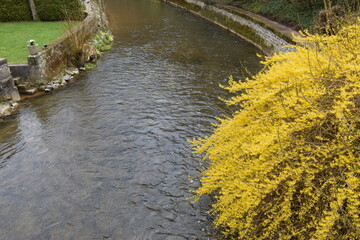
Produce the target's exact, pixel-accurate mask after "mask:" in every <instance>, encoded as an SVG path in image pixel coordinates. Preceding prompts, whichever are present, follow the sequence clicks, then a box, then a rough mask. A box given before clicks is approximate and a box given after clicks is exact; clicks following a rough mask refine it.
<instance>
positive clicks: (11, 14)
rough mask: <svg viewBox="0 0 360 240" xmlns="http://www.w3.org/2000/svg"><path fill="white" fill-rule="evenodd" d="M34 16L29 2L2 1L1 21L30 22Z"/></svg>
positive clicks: (25, 0) (21, 0) (18, 0)
mask: <svg viewBox="0 0 360 240" xmlns="http://www.w3.org/2000/svg"><path fill="white" fill-rule="evenodd" d="M30 20H32V15H31V11H30V7H29V3H28V0H2V1H1V4H0V21H1V22H10V21H30Z"/></svg>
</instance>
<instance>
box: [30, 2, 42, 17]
mask: <svg viewBox="0 0 360 240" xmlns="http://www.w3.org/2000/svg"><path fill="white" fill-rule="evenodd" d="M29 5H30V9H31V14H32V17H33V20H34V21H40V18H39V16H38V15H37V12H36V6H35V2H34V0H29Z"/></svg>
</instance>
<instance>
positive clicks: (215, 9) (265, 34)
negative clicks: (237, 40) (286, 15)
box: [164, 0, 298, 55]
mask: <svg viewBox="0 0 360 240" xmlns="http://www.w3.org/2000/svg"><path fill="white" fill-rule="evenodd" d="M164 1H166V2H168V3H170V4H172V5H175V6H178V7H181V8H184V9H187V10H188V11H190V12H192V13H194V14H196V15H198V16H200V17H203V18H205V19H207V20H209V21H211V22H213V23H214V24H216V25H218V26H220V27H222V28H224V29H227V30H228V31H230V32H232V33H234V34H235V35H237V36H239V37H241V38H243V39H245V40H246V41H248V42H250V43H252V44H254V45H255V46H256V47H257V48H259V49H260V50H261V51H262V52H263V53H264V54H266V55H273V54H274V53H275V52H278V51H280V52H288V51H292V48H290V47H288V46H289V45H291V44H293V41H292V38H293V36H294V35H297V34H298V33H297V32H296V31H295V30H293V29H291V28H289V27H286V26H284V25H282V24H279V23H277V22H274V21H272V20H270V19H267V18H265V17H263V16H260V15H258V14H255V13H252V12H249V11H246V10H243V9H240V8H238V7H235V6H230V5H220V4H211V5H210V4H206V3H205V2H204V1H200V0H164Z"/></svg>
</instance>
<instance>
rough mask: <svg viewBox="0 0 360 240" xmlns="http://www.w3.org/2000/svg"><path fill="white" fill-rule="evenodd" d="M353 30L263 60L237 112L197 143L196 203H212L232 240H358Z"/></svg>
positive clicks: (243, 85)
mask: <svg viewBox="0 0 360 240" xmlns="http://www.w3.org/2000/svg"><path fill="white" fill-rule="evenodd" d="M359 31H360V24H359V23H357V24H353V25H349V26H345V27H343V28H342V29H341V30H340V31H339V33H338V34H336V35H332V36H319V35H311V34H309V33H307V34H306V35H307V36H306V37H305V36H303V38H297V39H296V41H297V42H298V45H297V46H295V47H294V48H295V49H296V51H295V52H289V53H279V54H276V55H274V56H273V57H270V58H266V60H265V61H264V66H265V68H264V70H263V71H261V72H260V73H258V74H257V75H256V76H254V77H253V78H252V79H248V80H247V81H245V82H236V81H234V80H233V79H231V78H230V81H229V86H227V87H225V88H226V89H228V90H229V91H230V92H232V93H238V94H237V95H236V96H235V97H233V98H231V99H230V100H228V101H227V103H228V104H232V105H235V106H238V109H239V110H238V111H236V112H235V113H234V114H233V116H232V117H229V118H226V119H222V120H220V123H219V125H218V126H217V127H216V129H215V131H214V133H213V134H212V135H211V136H209V137H207V138H204V139H199V140H196V141H194V145H195V146H196V151H197V152H198V153H202V154H205V159H206V160H207V161H208V162H209V164H210V165H209V168H208V169H207V170H205V171H204V172H203V177H202V180H201V182H202V186H201V187H200V188H199V189H198V190H197V196H198V197H200V196H201V195H204V194H215V196H216V202H215V203H214V204H213V211H212V212H213V214H214V215H215V216H216V219H215V225H216V226H218V227H220V228H221V229H223V232H224V234H225V235H226V236H227V237H230V238H239V239H259V240H260V239H359V236H360V216H359V212H360V161H359V159H360V147H359V146H360V117H359V116H360V81H359V79H360V70H359V69H360V58H359V57H358V56H360V33H359Z"/></svg>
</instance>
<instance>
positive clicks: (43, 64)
mask: <svg viewBox="0 0 360 240" xmlns="http://www.w3.org/2000/svg"><path fill="white" fill-rule="evenodd" d="M97 31H98V25H97V18H96V16H95V15H89V16H88V17H87V18H86V19H85V20H84V21H83V22H82V23H80V24H79V25H78V26H76V27H75V28H74V29H72V30H71V31H70V32H68V33H67V34H66V35H64V36H61V37H60V38H58V39H57V40H55V41H54V42H53V43H52V44H51V45H50V46H48V47H47V48H46V49H44V50H42V51H40V52H39V53H38V54H37V55H30V56H29V57H28V67H29V81H30V84H31V85H33V86H39V85H41V84H46V83H48V82H49V81H51V80H52V78H53V77H55V76H57V75H58V74H59V73H60V72H61V71H62V70H63V69H64V68H66V67H67V66H69V65H70V62H69V59H71V58H73V57H74V56H73V55H75V54H76V50H77V47H76V46H75V45H79V44H81V46H80V47H81V48H82V47H83V44H85V43H86V42H87V41H88V40H89V39H90V38H91V37H93V36H94V35H95V33H96V32H97Z"/></svg>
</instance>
